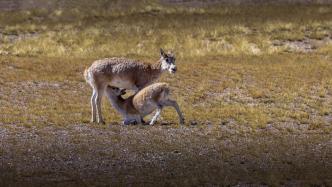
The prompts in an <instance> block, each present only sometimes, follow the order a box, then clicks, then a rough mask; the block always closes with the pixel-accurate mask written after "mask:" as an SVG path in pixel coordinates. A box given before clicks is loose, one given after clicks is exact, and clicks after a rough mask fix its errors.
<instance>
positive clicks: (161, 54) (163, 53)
mask: <svg viewBox="0 0 332 187" xmlns="http://www.w3.org/2000/svg"><path fill="white" fill-rule="evenodd" d="M160 56H162V57H165V56H166V54H165V52H164V50H163V49H162V48H160Z"/></svg>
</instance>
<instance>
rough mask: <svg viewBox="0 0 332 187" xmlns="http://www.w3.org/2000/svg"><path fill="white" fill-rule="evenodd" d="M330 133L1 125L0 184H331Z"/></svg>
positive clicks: (206, 128)
mask: <svg viewBox="0 0 332 187" xmlns="http://www.w3.org/2000/svg"><path fill="white" fill-rule="evenodd" d="M331 138H332V137H331V135H330V134H324V133H319V132H315V131H299V132H298V133H294V132H293V133H285V132H279V131H278V130H276V129H273V128H268V129H264V130H259V131H256V132H247V133H239V131H238V130H235V129H233V128H232V127H230V126H222V125H220V126H212V125H207V126H206V125H198V126H183V127H180V126H161V125H156V126H140V127H130V126H122V125H117V124H111V125H108V126H107V127H97V126H93V125H89V124H77V125H73V126H69V127H55V126H45V127H44V128H35V127H31V128H27V127H21V126H7V125H2V126H0V140H1V144H0V162H1V167H0V185H1V186H8V185H13V186H26V185H28V186H108V185H110V184H112V185H124V186H128V185H132V186H146V185H147V186H155V185H166V186H169V185H171V186H183V185H185V186H192V185H204V186H215V185H218V186H219V185H232V186H233V185H237V186H248V185H257V186H265V185H276V186H303V185H306V186H307V185H319V186H324V185H325V186H329V185H331V184H332V173H331V172H330V171H331V169H332V162H331V159H332V158H331V155H332V139H331ZM18 150H19V151H18Z"/></svg>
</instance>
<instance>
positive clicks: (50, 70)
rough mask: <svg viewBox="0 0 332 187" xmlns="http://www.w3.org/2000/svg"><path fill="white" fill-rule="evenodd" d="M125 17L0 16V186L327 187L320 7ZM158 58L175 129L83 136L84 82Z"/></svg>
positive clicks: (329, 113) (93, 128) (147, 11)
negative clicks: (114, 65) (101, 71)
mask: <svg viewBox="0 0 332 187" xmlns="http://www.w3.org/2000/svg"><path fill="white" fill-rule="evenodd" d="M133 7H134V6H133ZM133 7H132V8H131V9H126V11H121V10H122V9H121V7H120V8H118V9H116V10H114V11H106V10H104V9H103V8H101V7H94V8H91V10H90V11H88V10H87V9H84V8H82V9H71V8H70V6H69V7H68V9H57V10H31V11H23V12H6V13H4V12H1V13H0V23H1V25H2V27H1V28H0V31H1V34H0V40H1V42H2V43H1V45H0V54H1V56H0V69H1V74H0V111H1V115H0V141H1V144H0V160H1V159H2V161H3V163H7V164H5V165H3V166H2V167H0V185H2V182H3V181H5V180H3V179H5V178H7V179H8V178H10V179H11V178H16V179H17V180H7V183H3V184H4V185H6V184H16V185H20V184H21V185H23V184H26V183H27V184H32V185H36V184H38V185H44V184H45V181H46V184H52V185H56V184H59V185H80V186H82V185H106V184H111V183H112V184H117V185H130V184H131V185H153V184H157V183H158V184H159V183H162V184H164V185H165V184H166V185H188V186H190V185H245V184H256V185H264V184H268V185H275V186H278V185H315V184H317V185H329V184H330V183H331V179H332V177H331V176H330V172H329V171H330V170H331V166H332V165H331V158H330V156H329V155H331V154H330V153H331V150H332V149H331V141H330V140H331V137H330V133H331V130H332V126H331V123H332V73H331V72H332V64H331V61H332V56H331V52H332V47H331V42H330V39H329V38H330V37H331V29H332V25H331V24H332V22H331V18H332V17H331V15H332V14H331V12H332V9H331V6H320V5H311V6H287V7H286V6H282V5H276V6H271V5H266V6H248V7H233V6H216V7H213V8H210V9H208V8H184V7H172V6H170V7H165V6H161V5H160V4H158V3H155V2H153V1H151V2H150V1H149V6H147V7H142V6H141V5H140V4H138V5H137V7H136V8H133ZM97 10H100V11H97ZM289 12H292V15H291V16H290V15H289ZM306 41H309V44H308V45H310V46H311V45H312V46H315V48H312V49H311V48H310V50H307V49H305V48H303V46H302V45H304V44H305V42H306ZM317 43H318V44H317ZM159 47H165V48H168V49H173V50H174V51H175V52H176V55H177V65H178V69H179V71H178V73H177V74H175V75H174V76H172V75H168V74H166V75H164V76H163V77H162V78H161V80H160V81H165V82H168V83H170V85H171V87H172V92H173V97H174V98H175V99H176V100H177V101H178V102H179V105H180V107H181V109H182V110H183V112H184V114H185V117H186V120H187V123H186V124H185V126H183V127H180V126H179V125H178V124H177V117H176V114H175V111H173V110H171V109H167V110H165V111H164V112H163V114H162V119H161V120H160V123H159V124H157V125H156V126H154V127H150V126H133V127H123V126H121V125H119V124H118V123H119V122H120V120H121V118H120V116H119V115H118V114H117V113H116V112H115V111H114V110H113V109H112V108H111V107H110V104H109V103H108V102H107V101H106V99H105V100H104V101H103V114H104V116H105V117H106V121H107V125H105V126H98V125H95V124H89V119H90V106H89V98H90V94H91V88H90V87H89V86H88V85H87V84H86V83H85V82H84V79H83V75H82V73H83V70H84V68H85V67H87V66H89V65H90V64H91V63H92V61H93V60H95V59H98V58H103V57H106V56H126V57H130V58H136V59H140V60H146V61H149V62H153V61H156V60H157V59H158V58H159V56H158V49H159ZM297 48H300V49H297ZM92 145H93V146H92ZM1 171H6V172H1ZM143 174H144V175H143ZM158 181H160V182H158Z"/></svg>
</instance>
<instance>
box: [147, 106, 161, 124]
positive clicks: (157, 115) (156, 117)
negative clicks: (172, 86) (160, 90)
mask: <svg viewBox="0 0 332 187" xmlns="http://www.w3.org/2000/svg"><path fill="white" fill-rule="evenodd" d="M161 110H162V107H160V106H158V108H157V112H156V114H155V115H154V116H153V118H152V119H151V121H150V125H153V124H154V123H155V122H156V121H157V119H158V117H159V116H160V113H161Z"/></svg>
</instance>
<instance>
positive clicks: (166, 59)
mask: <svg viewBox="0 0 332 187" xmlns="http://www.w3.org/2000/svg"><path fill="white" fill-rule="evenodd" d="M160 56H161V58H160V62H161V69H162V70H164V71H165V70H166V71H169V72H170V73H172V74H173V73H175V72H176V65H175V56H174V54H173V53H172V52H171V53H165V52H164V50H163V49H160Z"/></svg>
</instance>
